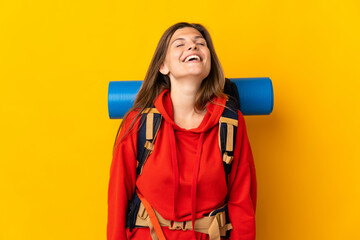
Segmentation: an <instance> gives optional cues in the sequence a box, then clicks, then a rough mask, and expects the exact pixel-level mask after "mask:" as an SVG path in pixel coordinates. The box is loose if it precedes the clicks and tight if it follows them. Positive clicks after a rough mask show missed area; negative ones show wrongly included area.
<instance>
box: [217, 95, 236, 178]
mask: <svg viewBox="0 0 360 240" xmlns="http://www.w3.org/2000/svg"><path fill="white" fill-rule="evenodd" d="M219 125H220V126H219V145H220V150H221V156H222V158H223V164H224V169H225V174H226V182H227V181H228V174H229V173H230V172H231V163H232V160H233V158H234V147H235V139H236V132H237V127H238V113H237V108H236V104H235V103H234V102H233V101H232V100H231V99H228V100H227V101H226V107H225V109H224V111H223V113H222V115H221V117H220V120H219Z"/></svg>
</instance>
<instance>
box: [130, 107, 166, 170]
mask: <svg viewBox="0 0 360 240" xmlns="http://www.w3.org/2000/svg"><path fill="white" fill-rule="evenodd" d="M161 119H162V116H161V114H160V112H159V111H158V110H157V109H156V108H155V107H153V108H146V109H145V110H144V111H143V112H142V113H141V121H140V128H139V133H138V137H137V160H138V165H137V167H136V173H137V174H138V175H140V174H141V172H142V167H143V166H144V164H145V161H146V159H147V157H148V155H149V154H151V152H152V151H153V150H154V143H155V139H156V136H157V133H158V131H159V128H160V123H161Z"/></svg>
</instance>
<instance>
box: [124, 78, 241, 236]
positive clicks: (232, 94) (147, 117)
mask: <svg viewBox="0 0 360 240" xmlns="http://www.w3.org/2000/svg"><path fill="white" fill-rule="evenodd" d="M225 80H226V81H225V87H224V93H225V94H227V95H228V96H229V97H228V98H227V100H226V105H225V106H226V107H225V108H224V111H223V113H222V115H221V117H220V120H219V147H220V150H221V155H222V156H223V165H224V171H225V174H226V183H228V174H229V173H230V172H231V163H232V160H233V157H234V146H235V139H236V132H237V126H238V113H237V110H238V109H240V101H239V93H238V90H237V87H236V85H235V83H233V82H231V81H230V80H229V79H227V78H226V79H225ZM161 122H162V115H161V114H160V112H159V111H158V110H157V109H156V108H155V107H152V108H147V109H145V110H144V111H143V112H142V113H141V120H140V127H139V132H138V138H137V158H138V159H137V161H138V164H137V167H136V173H137V175H141V172H142V168H143V166H144V164H145V162H146V160H147V159H148V157H149V155H150V154H151V152H152V151H153V149H154V144H155V140H156V136H157V133H158V131H159V129H160V126H161ZM139 206H140V199H139V197H138V195H137V194H136V192H135V194H134V196H133V199H132V200H131V201H130V202H129V207H128V215H127V221H126V225H127V227H129V230H130V231H131V230H132V229H133V228H134V227H135V221H136V215H137V212H138V209H139ZM226 215H227V216H228V214H226ZM227 218H228V217H227ZM226 222H230V220H229V219H226Z"/></svg>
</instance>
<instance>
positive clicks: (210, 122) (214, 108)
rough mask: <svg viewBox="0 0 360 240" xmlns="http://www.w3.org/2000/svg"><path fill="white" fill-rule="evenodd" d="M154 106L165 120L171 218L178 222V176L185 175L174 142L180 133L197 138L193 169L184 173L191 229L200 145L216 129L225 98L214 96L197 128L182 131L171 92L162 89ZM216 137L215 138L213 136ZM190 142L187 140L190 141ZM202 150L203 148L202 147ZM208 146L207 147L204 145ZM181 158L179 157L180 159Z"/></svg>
mask: <svg viewBox="0 0 360 240" xmlns="http://www.w3.org/2000/svg"><path fill="white" fill-rule="evenodd" d="M154 104H155V107H156V109H157V110H158V111H159V112H160V113H161V115H162V116H163V118H164V120H165V121H164V122H163V123H162V124H164V125H165V126H164V128H165V129H166V132H167V136H166V137H167V140H168V142H169V151H170V156H171V157H170V159H171V165H172V172H173V177H174V179H173V198H172V199H173V203H172V204H173V206H174V208H173V211H174V212H173V218H174V219H178V218H179V217H181V216H179V215H178V212H179V211H178V208H181V204H179V202H178V201H179V200H178V199H179V198H181V196H180V197H179V192H181V190H179V189H180V181H181V176H180V175H181V174H184V172H183V171H182V170H181V169H183V168H184V167H183V162H184V159H182V160H180V162H179V160H178V158H179V154H180V152H179V151H182V150H181V149H178V148H179V146H178V145H179V144H178V142H177V140H178V139H176V138H179V135H181V133H179V132H183V133H182V134H183V135H182V136H184V134H187V135H194V136H196V140H195V141H192V143H191V144H192V145H193V146H196V148H195V149H194V150H193V152H194V155H193V156H192V157H191V158H192V159H193V162H192V164H193V166H191V168H192V172H187V173H186V174H189V176H191V175H192V180H191V179H190V181H191V182H192V183H191V194H190V195H191V196H190V198H191V200H190V199H189V200H190V202H191V220H192V224H193V227H194V224H195V219H196V215H197V214H196V210H197V197H198V176H199V169H200V162H201V159H202V151H203V145H204V135H205V133H206V132H207V130H210V129H212V128H213V127H215V126H217V125H218V124H219V119H220V117H221V114H222V112H223V111H224V106H225V104H226V99H225V98H218V97H214V98H213V99H212V100H211V101H210V102H209V103H208V104H207V106H206V109H207V112H206V114H205V116H204V118H203V120H202V121H201V123H200V125H199V126H198V127H196V128H193V129H188V130H187V129H184V128H181V127H179V126H178V125H177V124H176V123H175V122H174V110H173V105H172V101H171V97H170V91H169V90H164V91H163V92H162V93H161V94H160V95H159V96H158V98H157V99H156V101H155V103H154ZM216 138H217V137H216ZM189 142H190V141H189ZM204 147H205V146H204ZM207 147H208V146H207ZM210 148H214V146H210ZM181 157H182V156H180V159H181Z"/></svg>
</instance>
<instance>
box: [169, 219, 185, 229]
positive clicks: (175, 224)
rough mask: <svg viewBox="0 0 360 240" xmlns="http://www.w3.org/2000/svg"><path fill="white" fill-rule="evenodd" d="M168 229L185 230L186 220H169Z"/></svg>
mask: <svg viewBox="0 0 360 240" xmlns="http://www.w3.org/2000/svg"><path fill="white" fill-rule="evenodd" d="M169 229H170V230H183V231H186V230H187V229H186V222H174V221H171V222H170V226H169Z"/></svg>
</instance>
